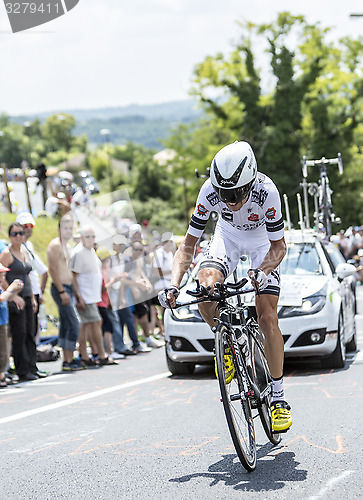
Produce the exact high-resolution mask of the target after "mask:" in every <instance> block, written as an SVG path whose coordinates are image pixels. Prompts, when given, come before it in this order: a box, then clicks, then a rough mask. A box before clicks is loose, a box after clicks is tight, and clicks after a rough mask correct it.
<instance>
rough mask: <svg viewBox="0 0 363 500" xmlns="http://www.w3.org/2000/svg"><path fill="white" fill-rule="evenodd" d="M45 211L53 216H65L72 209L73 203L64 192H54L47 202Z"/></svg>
mask: <svg viewBox="0 0 363 500" xmlns="http://www.w3.org/2000/svg"><path fill="white" fill-rule="evenodd" d="M45 211H46V212H47V213H48V214H49V215H50V216H51V217H64V216H65V215H66V214H67V213H68V212H70V211H71V204H70V203H69V201H67V199H66V195H65V194H64V193H57V194H53V195H52V196H50V197H49V198H47V201H46V202H45Z"/></svg>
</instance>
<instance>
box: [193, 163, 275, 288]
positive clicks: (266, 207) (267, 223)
mask: <svg viewBox="0 0 363 500" xmlns="http://www.w3.org/2000/svg"><path fill="white" fill-rule="evenodd" d="M211 212H217V213H218V214H219V219H218V222H217V225H216V228H215V232H214V236H213V241H212V243H211V245H210V247H209V249H208V251H207V253H206V256H205V259H206V260H208V261H209V262H210V261H211V260H212V261H214V262H215V263H216V264H218V267H220V268H221V270H222V271H223V273H224V275H225V277H226V276H228V275H229V274H230V273H232V271H233V270H234V269H235V267H236V265H237V263H238V259H239V258H240V256H241V255H250V257H251V264H252V267H259V266H260V265H261V263H262V261H263V259H264V257H265V255H266V253H267V252H268V250H269V248H270V241H277V240H280V239H281V238H282V237H283V236H284V221H283V217H282V213H281V200H280V194H279V192H278V190H277V188H276V186H275V184H274V183H273V182H272V180H271V179H269V177H267V176H266V175H264V174H262V173H260V172H258V174H257V178H256V181H255V183H254V185H253V187H252V190H251V193H250V195H249V197H248V200H247V201H246V203H245V204H244V205H243V206H242V207H241V209H240V210H238V211H236V212H234V211H232V210H230V209H229V208H228V205H226V204H225V203H223V202H222V201H221V200H220V199H219V198H218V196H217V194H216V192H215V191H214V188H213V186H212V184H211V181H210V179H208V180H207V181H206V182H205V183H204V184H203V186H202V188H201V190H200V192H199V196H198V199H197V203H196V207H195V210H194V213H193V215H192V218H191V221H190V225H189V229H188V233H189V234H191V235H192V236H195V237H197V238H199V237H200V236H201V235H202V234H203V231H204V229H205V226H206V224H207V222H208V219H209V216H210V214H211ZM203 260H204V259H203ZM276 271H277V273H276V283H273V285H276V286H277V285H278V284H279V277H278V269H277V270H276ZM271 274H272V273H271ZM274 274H275V273H274ZM269 278H272V276H269Z"/></svg>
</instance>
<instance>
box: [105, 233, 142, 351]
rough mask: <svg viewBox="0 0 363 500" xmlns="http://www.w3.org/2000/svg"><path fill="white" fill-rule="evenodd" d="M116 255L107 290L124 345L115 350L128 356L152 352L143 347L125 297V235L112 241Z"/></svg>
mask: <svg viewBox="0 0 363 500" xmlns="http://www.w3.org/2000/svg"><path fill="white" fill-rule="evenodd" d="M112 246H113V251H114V254H113V255H111V258H110V267H109V278H110V281H109V282H108V283H107V289H108V292H109V296H110V300H111V304H112V308H113V310H114V311H116V312H117V315H118V318H119V322H120V327H121V335H122V344H123V345H124V346H125V347H123V346H122V345H120V346H119V345H118V344H116V345H115V350H116V351H117V352H119V353H121V354H125V355H126V356H130V355H133V354H141V353H145V352H150V350H151V349H149V348H147V347H144V346H142V345H141V343H140V341H139V338H138V335H137V330H136V327H135V321H134V316H133V314H132V310H131V307H129V306H128V305H127V304H126V300H125V297H124V287H123V285H121V283H122V282H123V280H125V278H126V276H127V275H126V273H125V262H124V256H123V254H124V251H125V249H126V248H127V246H128V241H127V238H126V237H125V236H123V235H116V236H114V237H113V239H112ZM125 325H126V327H127V330H128V333H129V337H130V340H131V342H132V347H131V349H129V348H128V347H127V346H126V345H125V343H124V327H125Z"/></svg>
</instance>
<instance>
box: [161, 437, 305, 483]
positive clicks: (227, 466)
mask: <svg viewBox="0 0 363 500" xmlns="http://www.w3.org/2000/svg"><path fill="white" fill-rule="evenodd" d="M275 449H276V448H275V447H274V446H273V445H272V444H270V443H267V444H265V445H263V446H261V447H260V448H259V449H258V452H257V458H258V461H257V467H256V469H255V470H254V472H252V473H249V472H247V471H246V470H245V469H244V468H243V466H242V465H241V464H240V462H239V461H238V459H237V458H236V455H235V454H231V455H223V458H222V459H221V460H219V461H218V462H216V463H214V464H212V465H210V466H209V467H208V471H206V472H196V473H195V474H188V475H185V476H181V477H177V478H172V479H170V480H169V481H170V482H175V483H185V482H187V481H191V480H192V479H196V478H206V479H210V480H211V483H210V487H211V488H212V487H213V486H216V485H217V484H218V483H220V482H223V483H224V484H225V486H232V487H233V489H234V490H236V491H250V492H263V491H265V492H266V491H271V490H272V491H273V490H279V489H281V488H283V487H284V485H285V483H286V482H289V481H305V480H306V479H307V474H308V473H307V471H306V470H298V469H297V467H298V466H299V465H300V462H297V461H296V460H295V453H293V452H291V451H286V452H281V453H278V454H277V455H275V456H272V455H269V453H270V452H271V451H272V450H275ZM263 457H267V458H268V459H267V460H261V458H263Z"/></svg>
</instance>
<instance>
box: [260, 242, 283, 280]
mask: <svg viewBox="0 0 363 500" xmlns="http://www.w3.org/2000/svg"><path fill="white" fill-rule="evenodd" d="M285 254H286V243H285V238H281V239H280V240H276V241H271V240H270V249H269V251H268V252H267V254H266V255H265V258H264V259H263V262H262V264H261V265H260V266H259V269H261V270H262V271H263V272H264V273H265V274H266V276H267V275H268V274H270V272H271V271H273V270H274V269H276V267H277V266H278V265H279V264H281V261H282V259H283V258H284V257H285Z"/></svg>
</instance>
